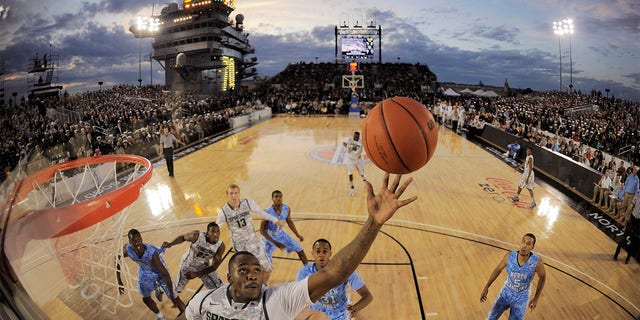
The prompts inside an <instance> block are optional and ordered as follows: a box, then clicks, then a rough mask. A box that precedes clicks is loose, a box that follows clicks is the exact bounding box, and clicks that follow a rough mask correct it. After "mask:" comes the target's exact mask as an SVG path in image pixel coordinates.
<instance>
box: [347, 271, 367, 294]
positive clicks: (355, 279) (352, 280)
mask: <svg viewBox="0 0 640 320" xmlns="http://www.w3.org/2000/svg"><path fill="white" fill-rule="evenodd" d="M347 282H349V286H351V288H353V290H356V291H358V290H360V288H362V287H364V281H363V280H362V278H360V275H359V274H358V273H357V272H355V271H354V272H353V273H352V274H351V275H350V276H349V279H347Z"/></svg>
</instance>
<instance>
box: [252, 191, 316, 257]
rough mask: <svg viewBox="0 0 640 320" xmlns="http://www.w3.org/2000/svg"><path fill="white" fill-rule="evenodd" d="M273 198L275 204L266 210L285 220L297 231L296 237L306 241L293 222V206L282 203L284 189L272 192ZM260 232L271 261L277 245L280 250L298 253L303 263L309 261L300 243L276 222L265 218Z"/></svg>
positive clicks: (292, 229) (294, 231)
mask: <svg viewBox="0 0 640 320" xmlns="http://www.w3.org/2000/svg"><path fill="white" fill-rule="evenodd" d="M271 200H272V201H273V204H272V205H271V206H270V207H269V208H267V210H265V211H266V212H267V213H268V214H270V215H272V216H274V217H276V218H278V219H279V220H285V221H286V222H287V225H288V226H289V228H290V229H291V231H293V233H295V235H296V237H298V239H300V241H304V237H302V235H300V233H299V232H298V230H297V229H296V225H295V224H294V223H293V219H292V218H291V208H289V206H287V205H286V204H284V203H282V191H280V190H274V191H273V192H272V193H271ZM260 234H261V235H262V240H263V241H264V247H265V250H266V251H267V256H268V257H269V261H271V262H272V263H273V251H275V250H276V247H277V248H278V249H280V250H284V251H286V252H287V253H291V252H295V253H297V254H298V258H300V261H302V265H306V264H307V263H308V262H309V260H308V259H307V255H306V254H305V253H304V250H303V249H302V246H301V245H300V243H298V242H297V241H296V240H295V239H293V238H292V237H291V236H290V235H288V234H287V233H286V232H284V230H282V228H281V227H279V226H277V225H276V224H275V223H273V222H271V221H268V220H263V221H262V223H261V224H260Z"/></svg>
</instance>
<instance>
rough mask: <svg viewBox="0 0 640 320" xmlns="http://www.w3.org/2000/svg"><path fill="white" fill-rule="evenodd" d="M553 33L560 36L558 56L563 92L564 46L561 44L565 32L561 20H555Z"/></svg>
mask: <svg viewBox="0 0 640 320" xmlns="http://www.w3.org/2000/svg"><path fill="white" fill-rule="evenodd" d="M553 33H554V34H555V35H557V36H558V56H559V57H560V92H562V47H561V46H560V36H561V35H563V34H564V31H563V30H562V24H561V22H560V21H554V22H553Z"/></svg>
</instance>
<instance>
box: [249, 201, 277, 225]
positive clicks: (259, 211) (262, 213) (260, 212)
mask: <svg viewBox="0 0 640 320" xmlns="http://www.w3.org/2000/svg"><path fill="white" fill-rule="evenodd" d="M247 204H249V209H251V211H253V212H255V213H256V214H258V216H260V218H262V219H264V220H267V221H271V222H273V223H277V222H278V218H276V217H274V216H272V215H270V214H268V213H267V212H266V211H264V210H262V208H260V206H259V205H258V203H256V202H255V201H254V200H253V199H249V198H247Z"/></svg>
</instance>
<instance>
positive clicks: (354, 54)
mask: <svg viewBox="0 0 640 320" xmlns="http://www.w3.org/2000/svg"><path fill="white" fill-rule="evenodd" d="M373 40H374V39H373V38H372V37H344V38H342V55H343V56H346V57H349V58H364V59H366V58H371V57H373Z"/></svg>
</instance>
